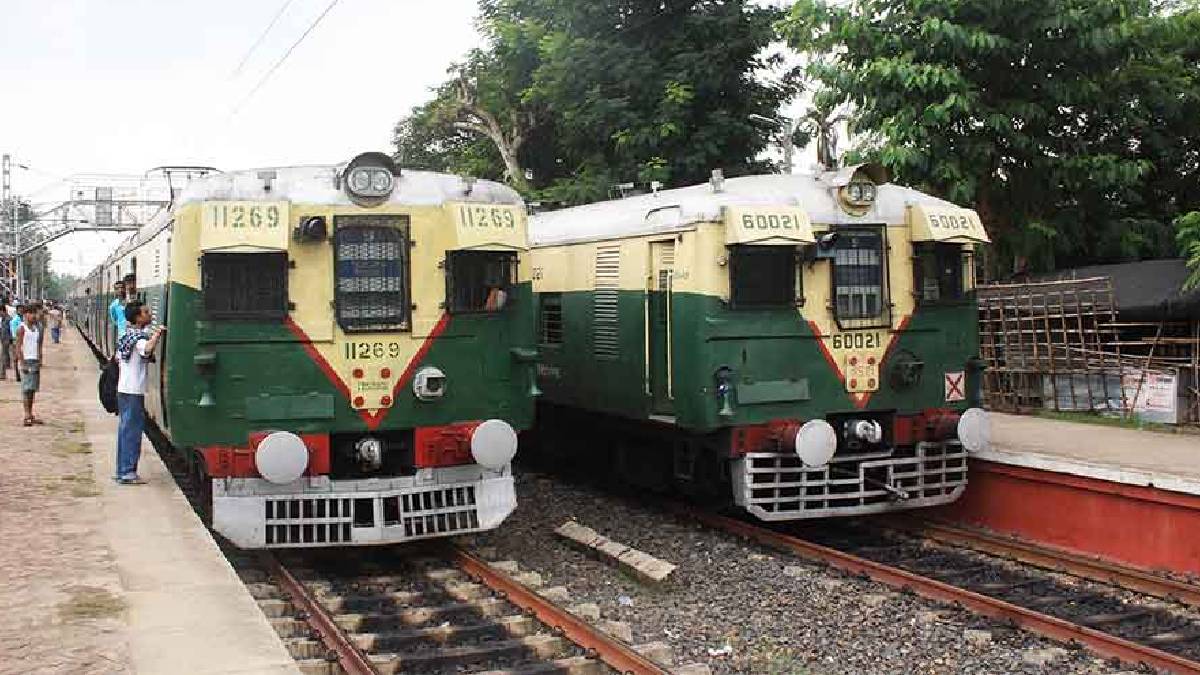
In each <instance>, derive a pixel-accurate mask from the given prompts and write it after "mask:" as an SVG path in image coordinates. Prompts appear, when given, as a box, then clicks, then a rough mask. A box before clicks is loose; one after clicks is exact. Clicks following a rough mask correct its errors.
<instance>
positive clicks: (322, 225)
mask: <svg viewBox="0 0 1200 675" xmlns="http://www.w3.org/2000/svg"><path fill="white" fill-rule="evenodd" d="M172 236H173V241H172V243H171V251H172V253H171V283H170V284H169V298H168V301H167V303H166V304H167V308H168V313H167V317H166V320H167V322H168V324H169V326H170V333H169V335H170V337H169V340H168V343H167V355H166V373H165V376H164V378H163V380H162V387H163V390H162V392H161V396H162V400H163V401H164V402H165V405H164V406H163V410H164V411H163V415H162V416H163V418H164V419H162V420H159V423H160V426H163V427H165V428H166V429H167V430H168V435H169V437H170V439H171V442H172V444H173V445H174V446H176V447H177V448H181V449H184V450H185V451H186V452H187V453H188V455H189V456H190V457H191V458H192V459H193V462H192V465H193V468H194V471H195V473H196V475H197V477H198V478H199V480H201V481H202V484H203V485H204V486H205V487H206V488H211V517H212V525H213V528H214V529H215V530H216V531H217V532H219V533H220V534H222V535H223V536H224V537H226V538H227V539H229V540H230V541H232V542H233V543H234V544H236V545H238V546H239V547H242V548H251V549H253V548H279V547H315V546H352V545H370V544H389V543H396V542H406V541H414V540H420V539H428V538H433V537H441V536H448V535H457V534H463V533H470V532H477V531H483V530H488V529H491V528H495V527H496V526H498V525H499V524H500V523H501V522H503V521H504V519H505V518H506V517H507V516H508V515H509V514H510V513H511V512H512V510H513V509H514V508H515V505H516V499H515V494H514V489H513V481H512V473H511V461H512V459H513V456H514V454H515V453H516V449H517V432H518V431H519V430H521V429H524V428H527V427H528V426H529V425H530V424H531V422H532V415H533V395H534V392H535V388H534V381H533V377H534V372H533V367H534V364H533V361H534V358H535V356H536V352H535V351H534V350H533V349H532V347H531V345H532V344H533V342H534V341H533V335H532V333H533V317H532V314H531V304H532V303H531V298H530V290H529V283H528V279H527V278H526V276H525V271H526V266H525V265H524V259H525V256H526V251H527V244H526V241H527V238H526V229H525V211H524V207H523V204H522V202H521V200H520V198H519V196H518V195H517V194H516V193H515V192H513V191H512V190H509V189H508V188H506V187H504V186H502V185H499V184H496V183H490V182H486V181H478V182H476V181H474V180H471V179H463V178H460V177H457V176H449V175H442V174H433V173H424V172H407V171H405V172H401V171H400V170H399V169H398V168H397V167H396V166H394V164H393V163H392V161H391V160H390V159H389V158H388V157H387V156H385V155H382V154H380V153H366V154H364V155H359V156H358V157H356V158H355V159H354V160H353V161H351V162H349V163H348V164H346V165H342V166H338V167H315V168H292V169H278V170H272V171H259V172H242V173H234V174H224V175H220V176H215V177H210V178H207V179H205V180H203V181H196V182H194V183H193V184H191V185H190V186H189V187H188V189H187V192H185V194H184V195H183V198H182V199H181V200H180V206H179V207H178V208H177V211H176V214H175V223H174V228H173V235H172Z"/></svg>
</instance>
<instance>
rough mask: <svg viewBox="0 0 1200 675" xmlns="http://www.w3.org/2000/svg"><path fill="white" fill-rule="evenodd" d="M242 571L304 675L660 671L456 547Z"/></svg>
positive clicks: (267, 557)
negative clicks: (305, 674) (341, 674)
mask: <svg viewBox="0 0 1200 675" xmlns="http://www.w3.org/2000/svg"><path fill="white" fill-rule="evenodd" d="M234 556H235V557H238V556H239V554H234ZM239 562H240V563H241V564H239V565H238V567H239V568H241V572H242V574H243V578H244V579H245V580H246V581H247V585H248V587H249V588H250V590H251V592H252V593H253V594H254V595H255V596H256V598H257V599H258V600H259V604H260V606H262V607H263V610H264V612H266V613H267V614H268V616H271V617H272V618H271V621H272V623H273V624H274V625H275V627H276V629H277V630H278V631H279V632H280V635H281V636H283V638H284V642H285V644H287V646H288V648H289V649H290V650H291V651H292V653H293V655H294V656H295V657H296V659H297V663H298V665H299V666H300V668H301V670H303V671H304V672H305V673H309V674H312V675H317V674H322V675H323V674H326V673H329V674H330V675H332V674H334V673H350V674H352V675H363V674H366V673H385V674H387V673H399V672H404V673H489V674H491V675H499V674H500V673H505V674H511V675H533V674H537V673H570V674H572V675H593V674H601V673H612V672H620V673H637V674H639V675H640V674H643V673H646V674H649V673H655V674H661V673H666V672H667V671H666V670H665V669H663V668H662V667H660V666H659V665H658V664H656V663H655V662H654V661H652V660H650V659H649V658H647V657H646V656H643V655H642V654H640V653H639V652H637V651H636V650H635V649H633V648H632V647H631V646H629V645H627V644H625V643H623V642H621V641H619V640H616V639H614V638H612V637H610V636H609V635H607V634H605V633H603V632H601V631H599V630H598V629H596V628H593V627H592V626H591V625H590V624H588V623H587V622H586V621H585V620H584V619H581V618H579V617H577V616H575V615H573V614H571V613H570V612H568V611H567V610H565V609H563V608H560V607H559V606H557V605H556V604H554V603H553V602H550V601H549V600H547V599H546V598H543V597H541V596H540V595H538V594H537V593H536V592H534V591H532V590H530V589H529V588H526V587H525V586H524V585H522V584H521V583H519V582H517V581H516V580H514V579H513V578H512V577H510V576H509V575H508V574H506V573H504V572H502V571H500V570H498V569H496V568H494V567H492V566H491V565H489V564H488V563H485V562H483V561H481V560H479V559H478V558H476V557H474V556H472V555H471V554H470V553H467V552H466V551H464V550H462V549H459V548H455V547H452V546H450V547H447V546H439V547H433V548H428V549H422V550H421V551H417V552H406V553H399V552H397V551H396V550H393V551H391V552H388V551H381V552H378V553H375V552H372V553H367V552H364V553H363V555H361V556H357V557H354V558H348V557H347V556H345V555H337V553H336V552H334V553H329V552H323V551H308V552H303V553H300V552H285V553H283V554H281V555H280V556H279V557H277V556H275V555H273V554H269V553H267V554H261V555H259V556H258V557H257V560H256V561H250V560H247V556H245V555H244V554H242V555H241V556H240V560H239ZM255 562H256V563H257V564H254V563H255Z"/></svg>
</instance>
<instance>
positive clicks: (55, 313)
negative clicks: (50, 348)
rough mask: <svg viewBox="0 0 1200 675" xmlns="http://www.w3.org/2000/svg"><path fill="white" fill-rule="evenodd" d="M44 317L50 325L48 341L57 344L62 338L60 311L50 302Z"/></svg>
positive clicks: (61, 316)
mask: <svg viewBox="0 0 1200 675" xmlns="http://www.w3.org/2000/svg"><path fill="white" fill-rule="evenodd" d="M46 317H47V321H48V323H49V324H50V339H51V340H53V341H54V344H58V343H59V339H60V338H61V337H62V325H63V313H62V310H61V309H59V308H58V305H57V304H55V303H53V302H51V303H50V309H49V310H48V311H47V312H46Z"/></svg>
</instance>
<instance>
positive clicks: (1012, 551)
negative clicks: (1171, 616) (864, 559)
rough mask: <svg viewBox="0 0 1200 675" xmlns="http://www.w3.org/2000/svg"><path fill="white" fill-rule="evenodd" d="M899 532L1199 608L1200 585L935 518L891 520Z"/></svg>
mask: <svg viewBox="0 0 1200 675" xmlns="http://www.w3.org/2000/svg"><path fill="white" fill-rule="evenodd" d="M894 522H896V523H897V528H898V529H900V530H901V531H905V532H910V533H914V534H919V535H920V536H923V537H926V538H929V539H933V540H935V541H943V542H946V543H950V544H955V545H958V546H965V547H967V548H971V549H975V550H977V551H982V552H984V553H990V554H993V555H998V556H1003V557H1008V558H1012V559H1014V560H1019V561H1021V562H1025V563H1029V564H1031V565H1037V566H1039V567H1045V568H1048V569H1052V570H1055V571H1061V572H1067V573H1069V574H1074V575H1076V576H1080V577H1083V578H1085V579H1091V580H1093V581H1100V582H1104V583H1111V584H1115V585H1117V586H1120V587H1121V588H1125V589H1128V590H1131V591H1137V592H1138V593H1145V594H1146V595H1152V596H1154V597H1158V598H1164V599H1167V600H1175V601H1177V602H1181V603H1184V604H1186V605H1191V606H1193V607H1200V585H1196V584H1191V583H1187V582H1185V581H1179V580H1176V579H1171V578H1169V577H1165V576H1161V575H1158V574H1154V573H1152V572H1147V571H1145V570H1140V569H1137V568H1136V567H1129V566H1127V565H1121V564H1119V563H1114V562H1109V561H1107V560H1103V559H1101V558H1095V557H1089V556H1085V555H1080V554H1078V553H1072V552H1070V551H1064V550H1061V549H1057V548H1051V547H1047V546H1042V545H1039V544H1035V543H1032V542H1028V541H1025V540H1022V539H1013V538H1011V537H1006V536H1003V535H998V534H994V533H991V532H987V531H984V530H980V529H976V528H973V527H964V526H961V525H954V524H951V523H947V522H945V521H942V520H937V519H925V518H919V519H918V518H904V519H898V520H897V521H894Z"/></svg>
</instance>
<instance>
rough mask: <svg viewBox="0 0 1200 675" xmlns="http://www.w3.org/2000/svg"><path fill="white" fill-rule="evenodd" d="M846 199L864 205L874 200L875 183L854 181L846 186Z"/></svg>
mask: <svg viewBox="0 0 1200 675" xmlns="http://www.w3.org/2000/svg"><path fill="white" fill-rule="evenodd" d="M846 201H848V202H850V203H851V204H855V205H866V204H870V203H871V202H874V201H875V184H874V183H867V182H865V181H862V182H860V181H854V182H852V183H850V184H849V185H847V186H846Z"/></svg>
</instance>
